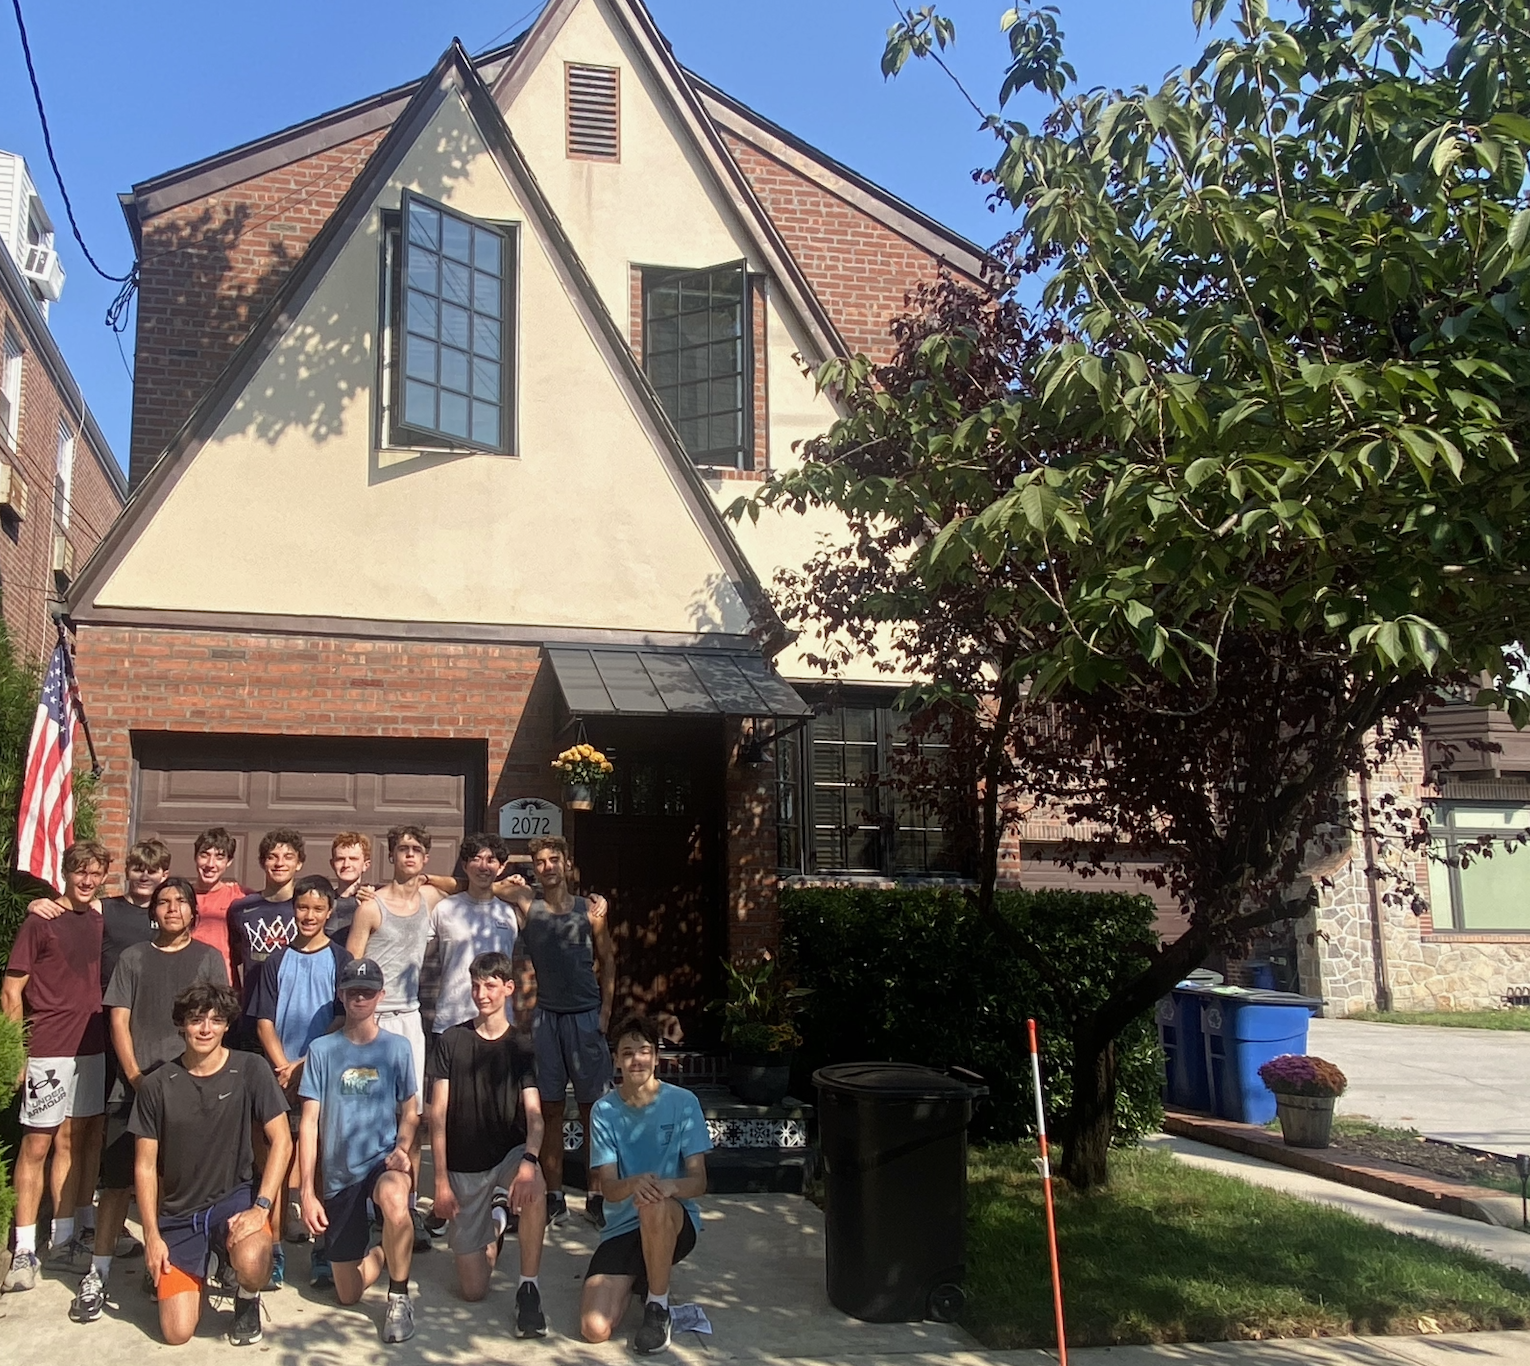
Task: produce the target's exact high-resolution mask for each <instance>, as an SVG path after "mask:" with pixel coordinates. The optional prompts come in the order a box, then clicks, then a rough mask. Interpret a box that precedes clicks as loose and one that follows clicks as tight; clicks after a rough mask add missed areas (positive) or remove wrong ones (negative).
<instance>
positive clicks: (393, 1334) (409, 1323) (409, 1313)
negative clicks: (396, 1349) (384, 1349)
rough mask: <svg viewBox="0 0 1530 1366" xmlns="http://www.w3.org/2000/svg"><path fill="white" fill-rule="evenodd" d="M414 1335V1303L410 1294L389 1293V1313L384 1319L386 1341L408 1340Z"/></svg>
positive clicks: (384, 1339)
mask: <svg viewBox="0 0 1530 1366" xmlns="http://www.w3.org/2000/svg"><path fill="white" fill-rule="evenodd" d="M413 1336H414V1305H413V1304H411V1303H410V1302H409V1296H408V1295H389V1296H388V1313H387V1317H385V1318H384V1319H383V1330H382V1340H383V1341H384V1342H408V1341H409V1339H410V1338H412V1337H413Z"/></svg>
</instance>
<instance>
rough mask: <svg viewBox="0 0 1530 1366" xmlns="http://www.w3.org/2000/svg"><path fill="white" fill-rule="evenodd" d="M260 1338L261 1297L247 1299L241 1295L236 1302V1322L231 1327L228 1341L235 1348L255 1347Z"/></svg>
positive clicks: (255, 1296)
mask: <svg viewBox="0 0 1530 1366" xmlns="http://www.w3.org/2000/svg"><path fill="white" fill-rule="evenodd" d="M260 1338H261V1332H260V1296H259V1295H254V1296H252V1297H251V1298H249V1299H245V1298H244V1296H242V1295H241V1296H239V1297H238V1298H237V1299H236V1300H235V1301H234V1322H233V1324H232V1325H231V1326H230V1327H229V1330H228V1340H229V1342H230V1344H231V1345H233V1346H235V1347H253V1346H254V1345H255V1344H256V1343H257V1342H259V1341H260Z"/></svg>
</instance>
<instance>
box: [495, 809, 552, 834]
mask: <svg viewBox="0 0 1530 1366" xmlns="http://www.w3.org/2000/svg"><path fill="white" fill-rule="evenodd" d="M506 824H507V825H508V827H509V828H508V829H507V830H506V831H505V834H506V835H507V836H508V835H550V834H552V832H553V828H552V824H553V823H552V818H551V817H549V816H543V815H539V814H538V815H533V814H530V813H527V814H524V815H513V816H511V817H510V819H509V821H508V822H506Z"/></svg>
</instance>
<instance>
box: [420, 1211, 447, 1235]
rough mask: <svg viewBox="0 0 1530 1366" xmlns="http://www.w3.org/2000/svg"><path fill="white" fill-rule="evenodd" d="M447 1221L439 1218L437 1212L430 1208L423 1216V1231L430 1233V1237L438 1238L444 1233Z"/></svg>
mask: <svg viewBox="0 0 1530 1366" xmlns="http://www.w3.org/2000/svg"><path fill="white" fill-rule="evenodd" d="M448 1222H449V1221H448V1220H446V1219H443V1218H441V1216H440V1215H439V1214H437V1213H436V1212H435V1211H434V1210H432V1211H431V1212H430V1213H429V1214H427V1215H426V1216H425V1232H427V1233H428V1234H430V1236H431V1237H432V1238H439V1237H441V1236H442V1235H443V1234H445V1232H446V1225H447V1223H448Z"/></svg>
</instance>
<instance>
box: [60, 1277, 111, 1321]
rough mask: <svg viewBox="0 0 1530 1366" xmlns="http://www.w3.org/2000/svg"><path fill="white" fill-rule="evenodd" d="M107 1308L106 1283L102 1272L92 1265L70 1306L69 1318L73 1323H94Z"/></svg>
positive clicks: (81, 1281)
mask: <svg viewBox="0 0 1530 1366" xmlns="http://www.w3.org/2000/svg"><path fill="white" fill-rule="evenodd" d="M105 1308H106V1283H105V1282H104V1281H102V1279H101V1273H100V1272H99V1271H97V1270H96V1269H95V1267H91V1268H90V1270H89V1271H87V1272H86V1273H85V1275H84V1276H83V1277H82V1278H81V1280H80V1289H79V1293H78V1294H77V1295H76V1296H75V1297H74V1300H73V1302H72V1303H71V1304H70V1306H69V1318H70V1321H71V1322H73V1323H94V1322H95V1321H96V1320H97V1319H98V1318H100V1317H101V1311H102V1310H103V1309H105Z"/></svg>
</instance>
